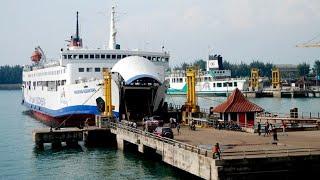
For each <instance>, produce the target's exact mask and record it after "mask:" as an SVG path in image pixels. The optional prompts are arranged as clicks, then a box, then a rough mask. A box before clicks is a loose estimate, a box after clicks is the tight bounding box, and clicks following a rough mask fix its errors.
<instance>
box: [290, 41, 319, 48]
mask: <svg viewBox="0 0 320 180" xmlns="http://www.w3.org/2000/svg"><path fill="white" fill-rule="evenodd" d="M296 47H299V48H319V47H320V42H317V43H302V44H297V45H296Z"/></svg>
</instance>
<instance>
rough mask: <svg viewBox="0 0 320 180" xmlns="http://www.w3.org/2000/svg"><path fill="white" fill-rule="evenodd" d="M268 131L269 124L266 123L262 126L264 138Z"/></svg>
mask: <svg viewBox="0 0 320 180" xmlns="http://www.w3.org/2000/svg"><path fill="white" fill-rule="evenodd" d="M268 131H269V123H268V122H266V124H265V125H264V136H268Z"/></svg>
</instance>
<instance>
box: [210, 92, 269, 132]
mask: <svg viewBox="0 0 320 180" xmlns="http://www.w3.org/2000/svg"><path fill="white" fill-rule="evenodd" d="M212 111H213V112H215V113H220V119H222V120H224V121H225V122H227V121H230V120H232V121H234V122H237V124H238V125H240V126H241V127H248V128H250V127H253V126H254V121H255V118H256V114H257V113H259V112H263V111H264V109H263V108H261V107H260V106H258V105H256V104H254V103H252V102H250V101H248V100H247V99H246V98H245V97H244V96H243V94H242V93H241V91H240V90H239V89H238V88H237V89H235V90H234V91H233V92H232V94H231V95H230V96H229V97H228V99H227V100H226V101H225V102H223V103H221V104H220V105H218V106H216V107H215V108H214V109H213V110H212Z"/></svg>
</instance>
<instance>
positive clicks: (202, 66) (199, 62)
mask: <svg viewBox="0 0 320 180" xmlns="http://www.w3.org/2000/svg"><path fill="white" fill-rule="evenodd" d="M193 66H197V67H199V68H200V69H201V70H203V71H205V70H206V67H207V62H206V61H204V60H202V59H199V60H197V61H196V62H194V63H193Z"/></svg>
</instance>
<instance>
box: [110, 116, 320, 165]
mask: <svg viewBox="0 0 320 180" xmlns="http://www.w3.org/2000/svg"><path fill="white" fill-rule="evenodd" d="M106 125H107V127H108V128H112V129H122V130H126V131H130V132H133V133H136V134H140V135H142V136H145V137H149V138H153V139H157V140H159V141H162V142H165V143H168V144H171V145H174V146H178V147H180V148H183V149H185V150H188V151H191V152H194V153H198V154H201V155H204V156H206V157H211V158H214V154H213V152H212V151H211V150H208V149H205V148H200V147H197V146H194V145H191V144H186V143H183V142H180V141H176V140H174V139H170V138H166V137H161V136H158V135H156V134H154V133H150V132H147V131H143V130H140V129H137V128H134V127H130V126H127V125H124V124H121V123H114V122H107V123H106ZM298 155H320V148H312V147H309V146H308V147H305V148H289V147H280V148H274V149H257V150H222V151H221V159H245V158H261V157H283V156H298Z"/></svg>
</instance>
